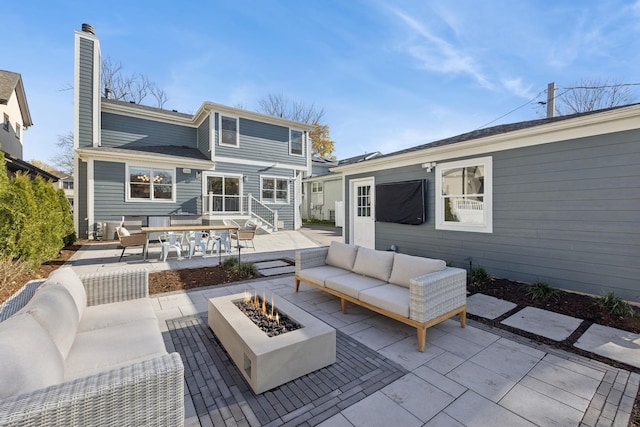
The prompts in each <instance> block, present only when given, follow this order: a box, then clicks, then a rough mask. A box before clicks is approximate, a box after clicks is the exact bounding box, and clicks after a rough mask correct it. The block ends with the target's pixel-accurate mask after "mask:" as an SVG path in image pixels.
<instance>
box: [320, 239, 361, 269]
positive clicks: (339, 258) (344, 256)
mask: <svg viewBox="0 0 640 427" xmlns="http://www.w3.org/2000/svg"><path fill="white" fill-rule="evenodd" d="M357 252H358V247H357V246H355V245H347V244H346V243H340V242H335V241H334V242H331V245H330V246H329V250H328V251H327V258H326V259H325V263H326V264H328V265H332V266H334V267H338V268H342V269H344V270H348V271H351V269H352V268H353V262H354V261H355V259H356V253H357Z"/></svg>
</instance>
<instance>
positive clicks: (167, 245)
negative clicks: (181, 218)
mask: <svg viewBox="0 0 640 427" xmlns="http://www.w3.org/2000/svg"><path fill="white" fill-rule="evenodd" d="M183 238H184V236H183V235H182V234H181V233H173V232H169V233H166V234H161V235H159V236H158V241H159V242H160V246H161V248H162V253H161V254H160V259H161V260H162V261H166V260H167V256H168V255H169V252H170V251H171V250H174V251H175V252H176V254H177V255H178V259H182V239H183Z"/></svg>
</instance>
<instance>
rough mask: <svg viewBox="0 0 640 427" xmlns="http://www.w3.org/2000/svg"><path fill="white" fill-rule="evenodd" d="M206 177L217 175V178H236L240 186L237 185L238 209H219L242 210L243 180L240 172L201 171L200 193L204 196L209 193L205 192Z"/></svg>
mask: <svg viewBox="0 0 640 427" xmlns="http://www.w3.org/2000/svg"><path fill="white" fill-rule="evenodd" d="M208 177H218V178H223V179H226V178H234V179H237V180H238V182H239V184H240V186H239V190H238V191H239V192H240V194H239V199H240V202H239V206H240V210H238V211H220V213H238V212H242V211H243V210H244V186H243V180H242V177H243V175H242V174H238V173H221V172H219V173H217V172H203V174H202V194H203V195H204V196H205V197H206V196H208V195H209V193H207V178H208ZM224 196H226V194H224Z"/></svg>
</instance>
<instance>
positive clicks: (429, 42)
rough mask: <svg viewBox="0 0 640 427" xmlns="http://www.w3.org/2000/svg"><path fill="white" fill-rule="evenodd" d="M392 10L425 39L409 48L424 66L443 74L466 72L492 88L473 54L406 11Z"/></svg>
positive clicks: (484, 85)
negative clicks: (450, 41)
mask: <svg viewBox="0 0 640 427" xmlns="http://www.w3.org/2000/svg"><path fill="white" fill-rule="evenodd" d="M391 11H392V12H393V13H394V14H395V15H396V16H397V17H398V18H400V19H401V20H402V21H403V22H404V23H405V24H406V25H407V26H408V27H409V28H411V29H412V30H413V31H414V32H415V33H417V34H418V35H419V36H420V37H421V38H422V39H423V41H422V43H420V44H416V45H412V46H410V47H408V48H407V52H408V53H409V54H410V55H411V56H413V57H414V58H416V59H417V60H419V61H420V62H421V63H422V66H423V67H425V68H426V69H428V70H433V71H436V72H439V73H443V74H448V73H454V74H466V75H469V76H471V77H472V78H473V79H475V80H476V81H477V82H478V83H480V85H482V86H483V87H486V88H489V89H490V88H492V85H491V83H490V82H489V81H488V79H487V78H486V77H485V76H484V74H483V73H482V71H481V70H480V67H479V66H478V65H477V64H476V62H475V60H474V58H473V56H471V55H470V54H468V53H467V52H464V50H461V49H458V48H456V47H455V46H454V45H452V44H451V43H449V42H447V41H446V40H444V39H442V38H440V37H438V36H436V35H434V34H432V33H431V32H430V31H429V29H428V28H427V27H426V26H425V25H423V24H421V23H420V22H418V21H417V20H415V19H413V18H412V17H410V16H408V15H407V14H405V13H404V12H402V11H400V10H397V9H391Z"/></svg>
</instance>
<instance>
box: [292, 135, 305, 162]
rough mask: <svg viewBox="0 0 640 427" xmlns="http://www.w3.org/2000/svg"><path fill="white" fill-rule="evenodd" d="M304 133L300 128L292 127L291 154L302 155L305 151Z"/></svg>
mask: <svg viewBox="0 0 640 427" xmlns="http://www.w3.org/2000/svg"><path fill="white" fill-rule="evenodd" d="M303 135H304V134H303V133H302V131H299V130H294V129H291V130H290V131H289V154H293V155H296V156H302V152H303V143H302V141H303Z"/></svg>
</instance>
